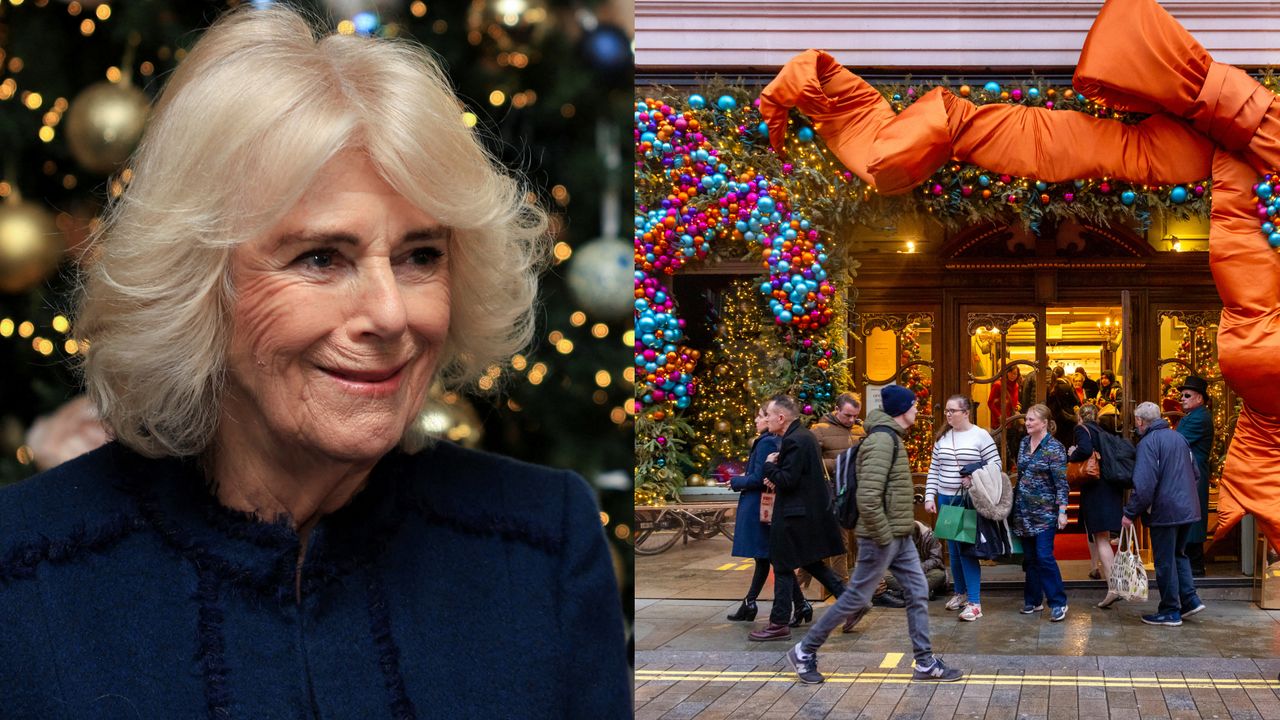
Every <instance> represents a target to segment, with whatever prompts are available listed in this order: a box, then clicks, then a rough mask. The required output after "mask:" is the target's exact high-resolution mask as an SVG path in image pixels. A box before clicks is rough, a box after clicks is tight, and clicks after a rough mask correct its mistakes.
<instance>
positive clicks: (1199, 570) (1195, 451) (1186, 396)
mask: <svg viewBox="0 0 1280 720" xmlns="http://www.w3.org/2000/svg"><path fill="white" fill-rule="evenodd" d="M1178 390H1180V391H1182V412H1184V413H1186V414H1185V415H1183V416H1182V419H1181V420H1179V421H1178V434H1179V435H1181V436H1182V437H1184V438H1186V439H1187V444H1188V445H1190V446H1191V455H1192V457H1194V458H1195V460H1196V492H1197V494H1198V497H1199V500H1200V520H1199V521H1197V522H1195V523H1193V524H1192V525H1191V532H1189V533H1188V534H1187V559H1188V560H1190V561H1191V575H1192V576H1193V577H1202V576H1203V575H1204V541H1205V540H1206V539H1207V538H1208V535H1209V533H1208V528H1209V451H1210V450H1211V449H1212V448H1213V418H1212V417H1211V416H1210V415H1209V407H1208V405H1206V403H1207V401H1208V397H1209V383H1208V382H1206V381H1205V379H1204V378H1202V377H1198V376H1196V375H1188V376H1187V379H1186V380H1184V381H1183V382H1182V384H1181V385H1179V386H1178Z"/></svg>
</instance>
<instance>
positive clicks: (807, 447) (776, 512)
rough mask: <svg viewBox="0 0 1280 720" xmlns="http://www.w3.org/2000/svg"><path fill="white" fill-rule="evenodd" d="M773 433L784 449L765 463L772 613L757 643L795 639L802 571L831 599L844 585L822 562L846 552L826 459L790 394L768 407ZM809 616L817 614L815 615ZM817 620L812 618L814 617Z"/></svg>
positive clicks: (756, 637)
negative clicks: (796, 591)
mask: <svg viewBox="0 0 1280 720" xmlns="http://www.w3.org/2000/svg"><path fill="white" fill-rule="evenodd" d="M767 412H768V422H769V432H771V433H773V434H775V435H781V436H782V444H781V446H780V447H779V448H778V451H777V452H775V453H770V454H769V456H768V457H767V458H766V459H765V464H764V477H765V486H766V487H768V488H770V489H772V490H774V491H775V492H776V493H777V495H776V496H775V497H774V500H773V524H772V527H771V528H770V530H769V560H770V562H772V563H773V610H771V611H770V612H769V625H768V626H767V627H766V628H765V629H763V630H757V631H755V632H753V633H751V636H750V637H751V639H752V640H788V639H790V638H791V628H790V627H789V626H788V624H789V623H790V622H791V591H792V588H791V586H792V585H793V584H794V583H795V581H796V580H795V574H794V573H793V572H792V571H794V570H796V569H797V568H804V569H805V570H807V571H808V572H809V574H810V575H812V576H813V577H814V578H815V579H816V580H817V581H818V582H820V583H822V585H823V586H824V587H826V588H827V591H828V592H830V593H831V594H832V595H836V596H838V595H840V593H841V592H842V591H843V590H844V583H842V582H840V578H839V576H837V575H836V574H835V572H833V571H832V570H831V568H829V567H827V566H826V565H825V564H823V562H822V559H823V558H826V557H830V556H832V555H841V554H843V553H844V541H843V540H841V538H840V526H839V525H838V524H836V518H835V515H833V514H832V512H831V494H830V492H828V490H827V483H826V480H824V479H823V473H822V454H821V452H820V451H819V448H818V441H817V439H816V438H814V436H813V433H811V432H809V431H808V430H805V429H804V428H802V427H800V420H799V417H800V408H799V405H797V404H796V401H795V400H793V399H792V398H791V397H789V396H787V395H775V396H774V397H773V398H772V399H771V400H770V401H769V406H768V411H767ZM809 612H810V613H812V612H813V611H812V610H810V611H809ZM810 617H812V615H810Z"/></svg>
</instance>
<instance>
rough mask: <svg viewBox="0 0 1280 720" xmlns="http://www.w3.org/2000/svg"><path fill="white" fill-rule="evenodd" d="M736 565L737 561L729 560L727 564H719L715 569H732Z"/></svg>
mask: <svg viewBox="0 0 1280 720" xmlns="http://www.w3.org/2000/svg"><path fill="white" fill-rule="evenodd" d="M737 565H738V563H736V562H731V563H728V564H725V565H721V566H720V567H718V568H716V569H717V570H732V569H733V568H735V567H736V566H737Z"/></svg>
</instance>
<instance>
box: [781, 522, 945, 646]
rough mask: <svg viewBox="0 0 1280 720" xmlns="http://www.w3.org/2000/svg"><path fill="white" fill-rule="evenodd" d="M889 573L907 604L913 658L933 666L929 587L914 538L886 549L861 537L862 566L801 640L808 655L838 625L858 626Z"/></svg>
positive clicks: (896, 540) (855, 568) (896, 541)
mask: <svg viewBox="0 0 1280 720" xmlns="http://www.w3.org/2000/svg"><path fill="white" fill-rule="evenodd" d="M886 570H888V571H889V572H891V573H893V576H894V577H896V578H898V582H899V583H900V584H901V585H902V594H903V596H904V597H905V599H906V601H907V636H908V637H910V638H911V654H912V657H913V658H915V661H916V664H917V665H921V666H926V665H929V664H931V663H933V648H932V646H931V645H930V644H929V587H928V585H927V584H926V582H925V578H924V572H923V571H922V570H921V569H920V551H919V550H916V544H915V541H913V540H912V539H911V536H910V535H907V536H905V537H896V538H894V539H893V540H892V541H891V542H890V543H889V544H888V545H885V546H883V547H882V546H880V545H878V544H877V543H876V541H875V540H873V539H871V538H866V537H864V538H858V564H857V565H854V566H853V577H852V578H850V579H849V584H848V585H846V586H845V588H844V592H842V593H840V597H838V598H837V599H836V604H835V605H834V606H832V607H830V608H827V610H826V612H824V613H822V614H821V615H819V616H818V619H817V620H815V621H814V622H813V625H812V626H811V627H810V628H809V632H807V633H805V635H804V638H803V639H801V640H800V649H801V650H802V651H804V652H805V653H806V654H809V653H816V652H818V648H820V647H822V644H823V643H824V642H826V641H827V638H828V637H829V636H830V635H831V631H832V630H835V629H836V626H837V625H839V624H840V623H843V622H845V621H846V620H851V621H852V622H853V623H854V624H857V622H858V621H859V620H861V619H862V617H863V616H864V615H866V613H867V611H868V610H870V609H871V594H872V593H874V592H875V590H876V587H877V586H878V585H880V580H881V578H883V577H884V573H885V571H886Z"/></svg>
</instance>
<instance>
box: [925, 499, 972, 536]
mask: <svg viewBox="0 0 1280 720" xmlns="http://www.w3.org/2000/svg"><path fill="white" fill-rule="evenodd" d="M967 504H968V503H967V502H965V501H961V504H958V505H942V506H940V507H939V508H938V522H937V523H935V524H934V526H933V536H934V537H936V538H938V539H939V540H955V541H956V542H963V543H972V542H976V541H977V540H978V511H977V510H974V509H973V508H971V507H965V505H967Z"/></svg>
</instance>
